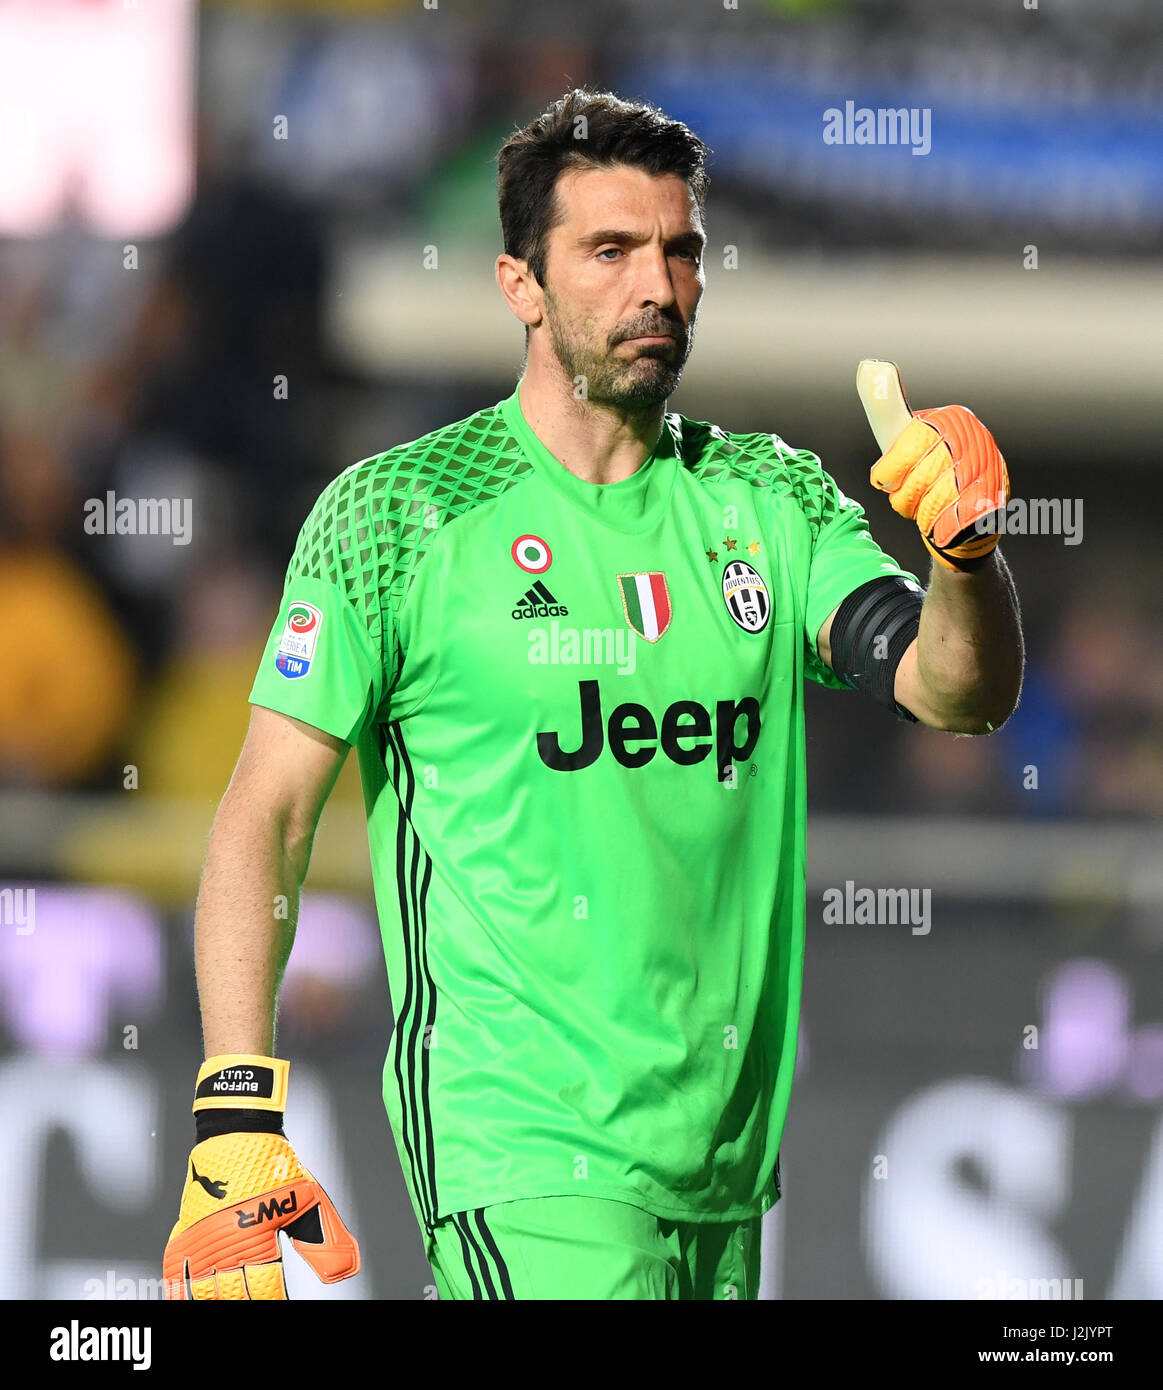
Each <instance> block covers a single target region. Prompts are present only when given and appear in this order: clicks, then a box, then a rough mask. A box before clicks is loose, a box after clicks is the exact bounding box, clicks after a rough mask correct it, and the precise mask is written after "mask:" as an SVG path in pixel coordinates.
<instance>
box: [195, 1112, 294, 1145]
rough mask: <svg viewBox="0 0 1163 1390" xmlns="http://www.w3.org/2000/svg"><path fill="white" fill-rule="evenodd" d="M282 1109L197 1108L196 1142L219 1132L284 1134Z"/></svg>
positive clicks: (211, 1137) (210, 1137) (212, 1136)
mask: <svg viewBox="0 0 1163 1390" xmlns="http://www.w3.org/2000/svg"><path fill="white" fill-rule="evenodd" d="M282 1132H283V1112H282V1111H281V1110H195V1111H194V1134H195V1136H196V1139H195V1142H197V1143H199V1144H200V1143H201V1142H202V1140H203V1139H213V1138H214V1137H215V1136H216V1135H218V1134H282Z"/></svg>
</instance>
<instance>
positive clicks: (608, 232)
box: [577, 227, 707, 249]
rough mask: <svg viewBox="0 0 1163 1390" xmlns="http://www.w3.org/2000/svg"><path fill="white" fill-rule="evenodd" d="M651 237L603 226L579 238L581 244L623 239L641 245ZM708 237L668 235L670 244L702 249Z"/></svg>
mask: <svg viewBox="0 0 1163 1390" xmlns="http://www.w3.org/2000/svg"><path fill="white" fill-rule="evenodd" d="M648 240H649V237H645V236H643V235H642V234H641V233H640V232H628V231H624V230H622V229H620V228H618V227H603V228H602V229H601V230H600V231H597V232H587V233H586V235H585V236H580V237H578V239H577V244H578V245H579V246H600V245H601V244H602V242H604V241H623V242H628V243H629V244H630V245H632V246H640V245H641V244H642V243H643V242H644V241H648ZM706 242H707V238H706V237H705V236H704V235H703V233H702V232H696V231H693V230H692V231H689V232H680V233H679V235H678V236H674V237H668V238H667V245H668V246H686V245H689V246H698V247H699V248H700V249H701V248H702V247H703V246H705V245H706Z"/></svg>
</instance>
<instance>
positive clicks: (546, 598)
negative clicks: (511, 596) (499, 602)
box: [513, 579, 569, 618]
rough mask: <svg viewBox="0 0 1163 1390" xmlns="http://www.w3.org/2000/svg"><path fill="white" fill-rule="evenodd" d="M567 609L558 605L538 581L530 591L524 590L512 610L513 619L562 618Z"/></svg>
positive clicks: (561, 604)
mask: <svg viewBox="0 0 1163 1390" xmlns="http://www.w3.org/2000/svg"><path fill="white" fill-rule="evenodd" d="M568 613H569V609H568V608H567V607H566V606H565V604H564V603H558V601H557V600H556V599H555V598H554V596H553V595H552V594H551V593H550V592H549V590H548V589H547V588H546V587H545V585H544V584H542V582H541V580H540V579H539V580H538V581H537V582H536V583H535V584H534V585H533V587H532V588H531V589H526V590H525V592H524V593H523V594H522V595H521V597H520V598H519V599H518V600H517V606H516V607H515V608H514V609H513V617H514V618H564V617H565V616H566V615H567V614H568Z"/></svg>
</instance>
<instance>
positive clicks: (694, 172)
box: [497, 87, 710, 285]
mask: <svg viewBox="0 0 1163 1390" xmlns="http://www.w3.org/2000/svg"><path fill="white" fill-rule="evenodd" d="M709 154H710V150H709V149H708V148H707V146H706V145H704V144H703V142H702V141H701V140H700V139H699V137H698V136H697V135H696V134H695V133H694V131H692V130H691V129H690V128H689V127H688V126H685V125H683V123H682V122H681V121H674V120H671V118H670V117H669V116H667V115H665V114H664V113H663V112H662V111H660V110H659V109H658V108H657V107H656V106H649V105H646V104H645V103H638V102H631V101H623V100H622V98H621V97H618V96H615V95H614V93H613V92H595V91H591V90H590V89H589V88H587V87H575V88H574V90H573V91H571V92H566V94H565V95H564V96H562V97H559V98H558V99H557V100H556V101H555V102H554V103H553V104H552V105H551V106H549V107H548V108H547V109H546V110H545V111H543V112H542V113H541V115H540V116H538V117H537V119H536V120H535V121H531V122H530V123H529V124H528V125H527V126H525V127H524V129H522V130H517V131H514V133H513V134H512V135H510V136H509V138H508V140H506V141H505V143H504V145H502V147H501V149H500V152H499V153H498V155H497V191H498V197H499V202H500V212H501V234H502V236H503V237H504V241H505V250H506V252H507V253H508V254H509V255H510V256H517V257H519V258H520V259H522V260H524V261H526V262H527V263H528V265H529V269H530V270H531V271H532V272H533V274H534V276H536V278H537V281H538V283H539V284H542V285H544V284H545V240H546V237H547V236H548V233H549V230H550V228H551V227H555V226H556V225H557V224H558V222H559V221H560V220H561V209H560V207H559V205H558V201H557V198H556V196H555V193H556V187H557V179H558V175H559V174H561V173H562V172H563V171H564V170H566V169H594V168H604V169H608V168H611V167H612V166H614V165H615V164H629V165H631V166H632V167H633V168H635V169H644V170H645V171H646V172H647V173H648V174H677V175H678V176H679V177H680V178H684V179H685V180H686V181H687V184H688V186H689V187H690V190H691V193H692V195H693V196H694V199H695V203H696V205H697V206H698V209H699V213H700V215H701V214H702V212H703V208H704V206H705V204H706V198H707V185H708V183H709V179H708V178H707V168H706V165H707V156H708V155H709Z"/></svg>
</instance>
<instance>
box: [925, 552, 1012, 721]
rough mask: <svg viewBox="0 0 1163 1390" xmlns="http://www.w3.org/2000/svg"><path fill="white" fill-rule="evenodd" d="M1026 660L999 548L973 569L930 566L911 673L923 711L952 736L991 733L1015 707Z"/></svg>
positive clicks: (1010, 588)
mask: <svg viewBox="0 0 1163 1390" xmlns="http://www.w3.org/2000/svg"><path fill="white" fill-rule="evenodd" d="M1024 661H1025V650H1024V645H1023V642H1022V629H1021V620H1020V617H1019V612H1018V599H1017V593H1016V591H1015V589H1014V583H1013V579H1012V577H1011V575H1010V572H1009V568H1008V567H1007V565H1006V563H1005V561H1004V560H1003V559H1002V557H1001V554H1000V552H999V551H997V550H995V551H993V552H992V553H991V555H990V556H989V558H988V559H987V560H986V562H985V563H984V564H983V565H982V566H981V568H980V569H978V570H975V571H974V572H972V573H954V572H953V571H951V570H947V569H946V568H945V567H944V566H943V565H934V566H933V574H932V579H931V582H930V585H929V590H928V593H927V595H926V597H925V603H924V607H923V608H922V609H921V626H920V631H919V632H918V634H917V651H916V674H915V680H916V685H917V689H918V691H919V693H920V696H921V700H922V701H923V703H924V706H925V708H926V710H927V711H928V713H929V715H930V716H931V717H932V716H935V717H936V719H937V720H938V721H939V722H940V726H941V727H943V728H946V729H950V730H952V731H954V732H957V733H968V734H981V733H990V732H992V731H993V730H994V729H996V728H998V727H1000V726H1001V725H1002V724H1004V723H1005V721H1006V720H1007V719H1008V718H1009V716H1010V715H1011V714H1012V713H1013V711H1014V708H1015V707H1016V705H1017V702H1018V695H1019V694H1020V692H1021V686H1022V667H1023V664H1024ZM914 713H917V711H916V710H914ZM926 722H930V721H926Z"/></svg>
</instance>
